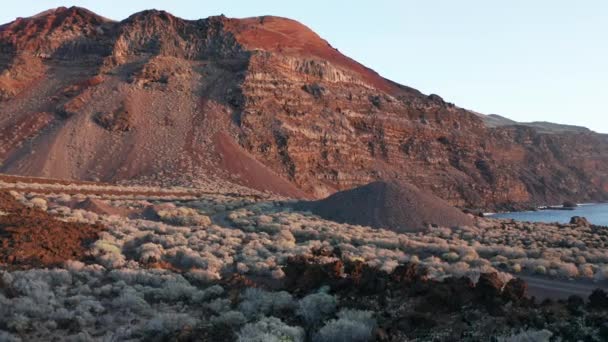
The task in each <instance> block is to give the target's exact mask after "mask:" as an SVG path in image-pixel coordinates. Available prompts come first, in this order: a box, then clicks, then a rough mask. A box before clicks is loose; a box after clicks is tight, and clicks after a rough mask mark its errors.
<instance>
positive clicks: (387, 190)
mask: <svg viewBox="0 0 608 342" xmlns="http://www.w3.org/2000/svg"><path fill="white" fill-rule="evenodd" d="M297 206H298V207H299V208H298V209H303V210H310V211H311V212H313V213H314V214H316V215H318V216H320V217H322V218H324V219H326V220H331V221H336V222H341V223H349V224H357V225H361V226H369V227H374V228H387V229H391V230H393V231H396V232H416V231H424V230H425V229H426V228H427V227H428V226H429V225H437V226H441V227H457V226H470V225H473V224H474V220H473V219H472V218H471V217H469V216H468V215H466V214H465V213H463V212H462V211H460V210H458V209H456V208H454V207H452V206H450V205H449V204H448V203H446V202H445V201H443V200H442V199H440V198H437V197H436V196H433V195H431V194H429V193H427V192H423V191H420V189H418V188H417V187H415V186H413V185H411V184H407V183H404V182H396V181H376V182H372V183H370V184H367V185H364V186H360V187H357V188H354V189H350V190H344V191H339V192H336V193H335V194H333V195H331V196H329V197H327V198H325V199H322V200H320V201H314V202H302V203H298V205H297Z"/></svg>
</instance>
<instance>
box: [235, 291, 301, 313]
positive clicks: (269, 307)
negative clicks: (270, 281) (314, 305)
mask: <svg viewBox="0 0 608 342" xmlns="http://www.w3.org/2000/svg"><path fill="white" fill-rule="evenodd" d="M294 308H295V302H294V300H293V297H292V296H291V295H290V294H289V293H287V292H285V291H281V292H267V291H264V290H261V289H257V288H247V289H246V290H245V292H244V293H243V301H242V302H241V303H240V304H239V310H240V311H241V312H242V313H243V314H244V315H245V316H246V317H248V318H250V319H251V318H256V317H262V316H268V315H271V314H274V313H280V312H285V311H288V310H292V309H294Z"/></svg>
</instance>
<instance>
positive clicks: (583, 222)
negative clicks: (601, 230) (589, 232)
mask: <svg viewBox="0 0 608 342" xmlns="http://www.w3.org/2000/svg"><path fill="white" fill-rule="evenodd" d="M570 224H573V225H577V226H582V227H589V226H590V225H591V223H589V221H588V220H587V218H586V217H582V216H572V218H571V219H570Z"/></svg>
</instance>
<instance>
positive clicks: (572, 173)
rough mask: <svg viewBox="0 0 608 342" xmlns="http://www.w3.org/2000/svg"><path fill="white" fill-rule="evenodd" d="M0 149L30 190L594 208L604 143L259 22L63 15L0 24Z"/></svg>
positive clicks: (289, 26)
mask: <svg viewBox="0 0 608 342" xmlns="http://www.w3.org/2000/svg"><path fill="white" fill-rule="evenodd" d="M227 139H229V140H231V141H230V142H228V141H227ZM0 141H2V143H3V146H2V148H0V161H2V166H0V172H6V173H12V174H22V175H28V176H44V177H54V178H70V179H80V180H101V181H107V182H135V183H145V184H148V183H154V184H162V185H177V184H179V185H191V186H196V184H200V183H208V182H215V181H223V182H224V181H225V182H234V183H237V184H242V185H246V186H254V187H257V189H258V190H262V191H264V190H267V191H275V192H279V193H282V194H284V195H286V196H296V197H302V196H308V197H313V198H320V197H325V196H327V195H329V194H332V193H334V192H336V191H339V190H344V189H349V188H353V187H356V186H359V185H362V184H366V183H369V182H371V181H374V180H382V179H385V180H388V179H398V180H403V181H407V182H409V183H412V184H416V186H418V187H420V188H421V189H424V190H426V191H430V192H432V193H434V194H435V195H437V196H439V197H441V198H443V199H444V200H446V201H448V202H450V203H451V204H453V205H457V206H460V207H476V208H491V209H495V208H513V207H516V206H521V205H529V204H535V203H560V202H561V201H563V200H565V199H568V200H575V201H579V200H580V201H590V200H604V199H607V198H608V196H607V191H608V174H607V172H606V171H602V170H608V168H607V167H605V166H608V153H607V152H608V142H607V141H606V138H605V137H604V136H602V135H598V134H595V133H593V132H560V133H558V134H545V133H544V132H543V131H542V130H539V129H538V128H535V127H527V126H520V125H515V126H509V125H507V126H504V127H488V126H487V124H486V123H484V121H483V118H481V117H479V116H478V115H477V114H476V113H474V112H472V111H468V110H465V109H462V108H459V107H457V106H455V105H453V104H450V103H447V102H445V101H444V100H443V99H442V98H441V97H439V96H438V95H434V94H431V95H428V96H427V95H424V94H422V93H420V92H419V91H417V90H415V89H413V88H410V87H407V86H403V85H399V84H397V83H395V82H393V81H390V80H388V79H386V78H384V77H382V76H380V75H379V74H377V73H376V72H375V71H373V70H372V69H369V68H367V67H365V66H363V65H362V64H360V63H358V62H356V61H354V60H353V59H351V58H349V57H347V56H344V55H342V54H341V53H340V52H339V51H337V50H336V49H334V48H333V47H332V46H331V45H330V44H329V43H328V42H327V41H325V40H324V39H323V38H321V37H319V36H318V35H317V34H316V33H314V32H313V31H312V30H310V29H309V28H307V27H306V26H304V25H303V24H301V23H299V22H297V21H293V20H290V19H285V18H281V17H272V16H265V17H254V18H245V19H231V18H226V17H224V16H215V17H209V18H206V19H199V20H184V19H180V18H178V17H175V16H173V15H171V14H169V13H167V12H164V11H158V10H149V11H143V12H139V13H136V14H133V15H131V16H130V17H129V18H127V19H125V20H122V21H108V20H107V19H105V18H103V17H101V16H98V15H96V14H94V13H92V12H90V11H88V10H84V9H80V8H66V9H60V10H55V11H51V12H49V13H46V14H44V15H42V16H38V17H35V18H32V17H30V18H25V19H18V20H17V21H15V22H12V23H9V24H6V25H4V26H2V27H1V28H0ZM228 147H229V148H228ZM235 148H236V149H237V150H234V149H235ZM235 151H238V152H235ZM226 153H228V155H227V154H226ZM233 153H236V154H237V155H240V156H243V158H244V159H243V160H248V162H246V163H239V162H232V161H231V162H229V163H226V162H225V161H226V160H231V159H230V157H231V154H233ZM249 161H250V162H249ZM235 168H236V169H235ZM256 175H266V176H264V177H261V176H256ZM262 178H264V179H267V181H264V182H261V181H260V180H261V179H262ZM287 184H291V185H290V186H288V185H287ZM296 189H297V190H296ZM304 194H305V195H304Z"/></svg>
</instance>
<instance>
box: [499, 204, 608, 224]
mask: <svg viewBox="0 0 608 342" xmlns="http://www.w3.org/2000/svg"><path fill="white" fill-rule="evenodd" d="M572 216H584V217H586V218H587V220H589V222H591V223H592V224H595V225H598V226H608V203H601V204H581V205H579V206H578V207H577V208H575V209H574V210H538V211H520V212H511V213H500V214H492V215H489V216H488V217H492V218H506V219H514V220H517V221H530V222H548V223H552V222H559V223H568V222H570V218H571V217H572Z"/></svg>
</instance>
